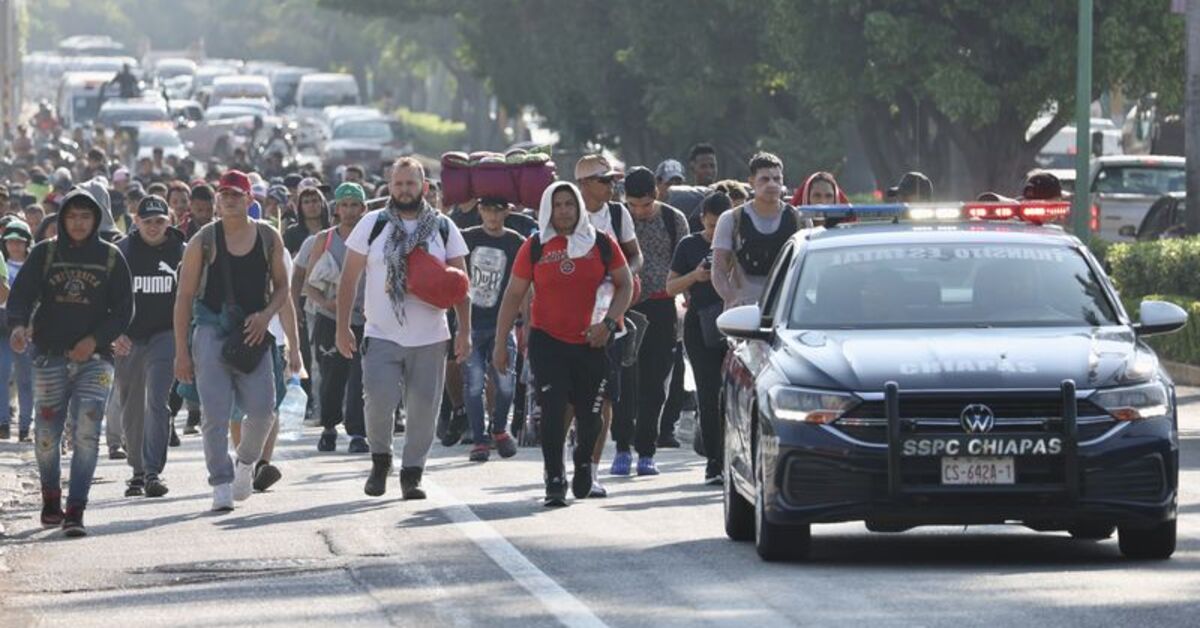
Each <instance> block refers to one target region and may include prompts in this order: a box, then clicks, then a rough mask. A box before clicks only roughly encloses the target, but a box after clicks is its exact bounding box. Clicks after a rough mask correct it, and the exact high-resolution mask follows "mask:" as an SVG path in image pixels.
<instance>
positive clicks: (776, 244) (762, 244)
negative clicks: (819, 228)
mask: <svg viewBox="0 0 1200 628" xmlns="http://www.w3.org/2000/svg"><path fill="white" fill-rule="evenodd" d="M749 212H750V209H749V208H743V209H742V210H741V212H739V213H740V216H738V218H739V221H738V236H739V239H740V240H741V241H740V242H735V243H734V246H735V248H736V249H737V253H736V255H737V259H738V261H739V262H741V264H742V270H743V271H744V272H745V273H746V274H747V275H750V276H751V277H765V276H766V275H767V273H768V272H770V270H771V265H772V264H774V263H775V258H776V257H777V256H778V255H779V251H780V250H781V249H783V245H785V244H787V241H788V240H790V239H791V238H792V235H793V234H795V233H796V229H798V228H799V223H797V222H796V212H795V210H793V209H792V208H791V207H790V206H784V208H783V214H782V215H780V217H779V228H778V229H776V230H775V233H765V234H764V233H760V232H759V231H758V229H756V228H755V227H754V221H753V220H752V219H751V218H750V216H747V215H746V214H747V213H749Z"/></svg>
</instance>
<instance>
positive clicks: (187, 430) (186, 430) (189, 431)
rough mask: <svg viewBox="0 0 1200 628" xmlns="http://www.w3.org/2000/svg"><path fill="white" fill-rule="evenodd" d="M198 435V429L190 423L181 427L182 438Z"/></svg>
mask: <svg viewBox="0 0 1200 628" xmlns="http://www.w3.org/2000/svg"><path fill="white" fill-rule="evenodd" d="M199 433H200V428H199V427H198V426H195V425H192V422H191V421H188V423H187V425H185V426H183V435H184V436H193V435H195V434H199Z"/></svg>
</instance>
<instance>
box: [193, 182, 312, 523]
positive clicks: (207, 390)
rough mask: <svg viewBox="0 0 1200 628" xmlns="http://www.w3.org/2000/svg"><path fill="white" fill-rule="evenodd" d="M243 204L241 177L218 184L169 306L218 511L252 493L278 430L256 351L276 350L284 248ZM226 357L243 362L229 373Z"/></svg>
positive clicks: (269, 378) (262, 355)
mask: <svg viewBox="0 0 1200 628" xmlns="http://www.w3.org/2000/svg"><path fill="white" fill-rule="evenodd" d="M250 195H251V191H250V179H249V177H247V176H246V175H245V174H244V173H242V172H241V171H238V170H230V171H228V172H226V173H225V174H224V175H222V176H221V179H220V181H219V183H218V188H217V205H218V207H219V209H220V216H221V219H220V220H218V221H215V222H212V223H209V224H207V225H205V226H204V227H203V228H201V229H200V231H199V232H198V233H197V234H196V235H195V236H194V237H193V238H192V241H191V244H190V245H189V246H188V247H187V249H186V250H185V251H184V256H183V265H182V267H181V269H180V273H179V292H178V294H177V296H176V299H175V321H174V323H175V377H176V379H178V380H179V381H180V382H182V383H188V384H194V385H195V387H196V389H197V391H198V392H199V396H200V406H201V415H202V416H203V421H202V423H201V432H202V434H203V438H204V459H205V462H206V463H207V465H208V483H209V485H210V486H212V487H213V510H215V511H228V510H232V509H233V502H234V501H235V500H236V501H242V500H245V499H248V498H249V497H250V495H251V493H252V492H253V490H254V488H253V482H254V471H255V463H256V462H257V461H258V460H259V459H260V458H261V456H262V453H263V447H264V445H265V444H266V441H267V438H268V437H269V435H270V432H271V430H272V428H273V425H274V422H275V385H274V380H275V377H274V368H273V365H272V364H271V362H272V358H271V351H270V345H269V344H268V345H265V346H263V343H274V342H275V339H274V338H269V337H268V332H267V327H268V326H269V325H270V323H271V317H273V316H274V315H275V314H276V313H277V312H279V311H280V310H281V309H282V308H283V306H284V301H285V300H286V299H288V298H289V292H288V272H287V266H286V264H285V262H284V260H283V256H284V254H285V253H284V247H283V239H282V238H281V237H280V236H279V232H278V231H275V229H274V228H272V227H271V225H269V224H267V223H265V222H262V221H258V220H252V219H251V218H250V216H249V210H250V202H251V196H250ZM288 311H291V310H285V312H288ZM193 329H194V331H192V330H193ZM189 332H190V333H189ZM189 336H190V343H189ZM239 340H240V343H239V342H238V341H239ZM225 345H228V349H229V351H226V350H225V349H226V348H227V347H226V346H225ZM227 354H228V356H249V358H250V359H242V360H238V363H237V364H236V365H235V364H232V363H230V361H229V358H228V356H227ZM288 366H289V367H290V368H291V369H292V370H293V371H296V372H299V371H300V369H301V364H300V351H299V348H298V347H295V346H293V347H289V349H288ZM235 403H236V404H237V407H238V408H241V410H242V412H244V413H245V414H246V418H245V420H243V422H242V432H241V442H240V443H239V444H238V447H237V459H236V460H233V459H231V458H230V456H229V420H230V417H231V416H232V415H233V410H234V404H235Z"/></svg>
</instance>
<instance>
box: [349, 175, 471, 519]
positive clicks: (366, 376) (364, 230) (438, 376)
mask: <svg viewBox="0 0 1200 628" xmlns="http://www.w3.org/2000/svg"><path fill="white" fill-rule="evenodd" d="M427 185H428V183H427V182H426V180H425V169H424V168H423V167H422V166H421V162H419V161H417V160H415V159H413V158H411V157H404V158H401V159H398V160H396V163H395V164H394V165H393V166H392V172H391V181H390V183H389V184H388V190H389V191H390V192H391V197H390V199H389V201H388V205H387V207H384V208H383V209H378V210H375V211H373V212H370V213H369V214H367V215H366V216H365V217H364V218H363V219H362V220H360V221H359V223H358V226H356V227H355V228H354V231H353V232H351V234H350V237H349V238H348V239H347V240H346V248H347V249H349V251H348V252H347V253H346V259H345V262H344V265H343V267H342V276H341V281H340V283H339V285H338V295H337V348H338V351H340V352H341V354H342V356H343V357H345V358H346V359H351V358H353V357H354V353H355V351H357V350H358V349H359V347H358V340H357V336H356V335H355V334H354V330H353V328H352V327H351V316H350V314H351V310H352V308H353V306H354V302H355V300H356V297H357V294H356V293H357V289H358V281H359V278H360V277H361V276H362V275H363V271H364V270H365V271H366V278H365V282H366V290H365V293H366V294H365V299H364V311H365V312H366V325H365V326H364V330H363V335H364V336H365V338H364V339H363V344H362V356H363V357H362V361H363V392H364V399H365V402H366V403H365V410H366V418H367V439H368V441H369V444H370V447H371V475H370V477H369V478H368V479H367V483H366V486H365V487H364V492H365V493H366V494H367V495H371V496H379V495H383V494H384V492H385V491H386V490H387V476H388V474H389V473H390V472H391V468H392V432H393V427H394V423H393V414H392V412H393V410H395V408H396V405H397V404H398V403H400V401H401V396H402V395H403V398H404V407H405V410H406V411H407V413H408V419H407V429H406V438H405V441H404V452H403V455H402V458H401V466H400V491H401V495H402V496H403V498H404V499H424V498H425V492H424V491H423V490H422V489H421V475H422V473H423V472H424V468H425V459H426V457H427V456H428V454H429V449H430V447H431V446H432V445H433V437H434V431H435V423H436V421H437V415H438V409H439V407H440V406H441V402H442V390H443V385H444V378H445V373H446V370H445V368H444V362H445V360H446V351H447V349H448V344H449V342H448V341H449V339H450V327H449V325H448V324H447V321H446V310H445V309H442V308H439V307H437V306H434V305H431V304H430V303H428V302H426V301H424V300H422V299H420V298H418V297H416V296H415V295H412V294H408V286H409V282H408V279H409V278H408V270H409V262H410V260H411V258H412V257H413V253H415V252H417V251H418V250H419V249H424V251H423V253H424V254H425V255H428V256H431V257H433V258H434V260H437V261H438V262H441V263H443V264H446V265H447V266H453V267H454V268H457V269H459V270H460V271H462V272H463V275H464V277H465V274H466V259H465V258H466V255H467V252H468V251H467V244H466V242H465V241H463V237H462V235H461V234H460V233H459V231H458V227H456V226H455V225H454V223H453V222H451V221H450V219H449V218H446V217H445V216H443V215H442V214H440V213H439V212H438V211H437V210H436V209H434V208H433V207H431V206H430V205H429V204H428V203H427V202H426V201H425V198H424V195H425V190H426V187H427ZM455 296H457V295H455ZM470 305H471V304H470V299H469V298H467V297H465V296H464V297H463V298H461V299H458V301H457V302H456V303H455V304H454V311H455V314H456V315H457V317H458V333H457V335H456V336H455V340H454V355H455V359H456V360H457V361H458V362H459V363H460V364H461V363H462V362H464V361H466V359H467V357H468V356H469V355H470V353H471V307H470ZM401 381H403V382H404V387H403V389H401V386H400V382H401Z"/></svg>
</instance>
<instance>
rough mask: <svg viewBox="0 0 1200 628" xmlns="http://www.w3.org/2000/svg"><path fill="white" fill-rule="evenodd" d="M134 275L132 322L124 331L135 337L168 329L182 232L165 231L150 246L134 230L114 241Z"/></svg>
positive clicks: (142, 338) (179, 259)
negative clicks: (164, 239) (164, 236)
mask: <svg viewBox="0 0 1200 628" xmlns="http://www.w3.org/2000/svg"><path fill="white" fill-rule="evenodd" d="M117 248H119V249H121V253H123V254H124V255H125V260H126V261H127V262H128V263H129V271H130V273H131V275H132V278H133V299H134V310H133V321H132V322H131V323H130V324H129V327H128V329H126V330H125V334H126V335H127V336H129V337H130V338H132V339H134V340H146V339H147V338H149V337H150V336H153V335H154V334H157V333H159V332H162V331H166V330H168V329H171V327H172V325H173V323H174V320H173V316H174V311H175V292H176V290H177V288H178V283H177V274H178V269H179V263H180V261H181V260H182V259H183V234H182V233H180V232H179V231H177V230H175V229H170V230H168V231H167V239H166V241H164V242H163V243H161V244H159V245H158V246H150V245H149V244H146V242H145V241H144V240H142V237H141V234H139V233H138V232H137V231H136V230H135V231H133V232H132V233H130V234H129V236H128V237H126V238H125V239H123V240H121V241H120V242H118V243H117Z"/></svg>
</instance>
